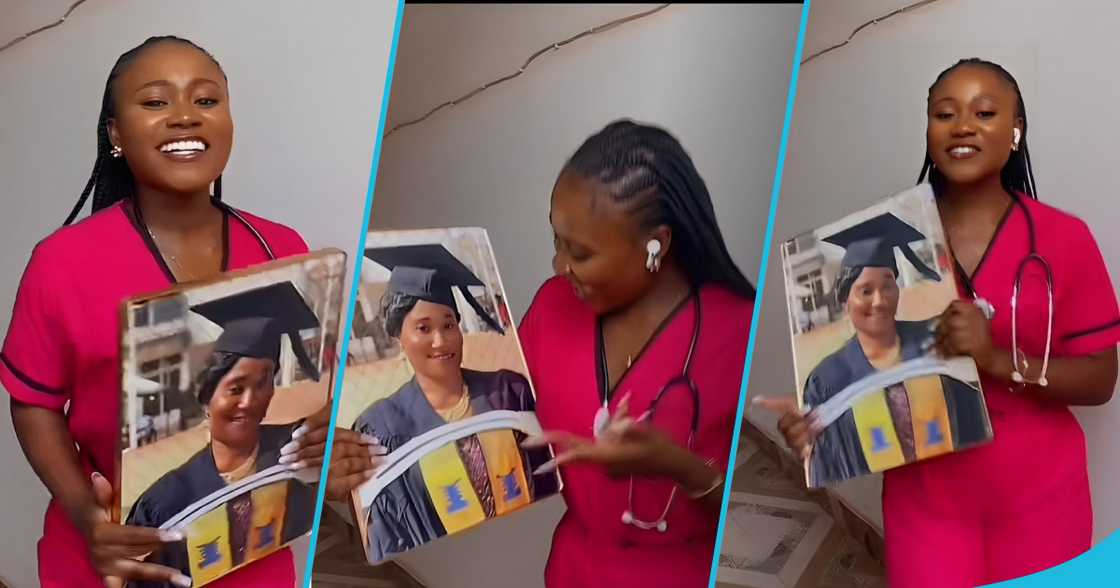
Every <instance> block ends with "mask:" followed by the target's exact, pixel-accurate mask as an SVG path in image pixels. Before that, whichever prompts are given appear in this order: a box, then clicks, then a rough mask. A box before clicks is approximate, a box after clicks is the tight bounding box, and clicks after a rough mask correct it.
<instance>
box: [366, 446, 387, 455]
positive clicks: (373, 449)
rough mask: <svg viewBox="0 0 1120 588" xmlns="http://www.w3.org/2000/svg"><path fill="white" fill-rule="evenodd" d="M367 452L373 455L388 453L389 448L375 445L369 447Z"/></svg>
mask: <svg viewBox="0 0 1120 588" xmlns="http://www.w3.org/2000/svg"><path fill="white" fill-rule="evenodd" d="M369 454H370V455H374V456H382V455H389V450H388V449H385V448H384V447H382V446H380V445H378V446H377V447H370V448H369Z"/></svg>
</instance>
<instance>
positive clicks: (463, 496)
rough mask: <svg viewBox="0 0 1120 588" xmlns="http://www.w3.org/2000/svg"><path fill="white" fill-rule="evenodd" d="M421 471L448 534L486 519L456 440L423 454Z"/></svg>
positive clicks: (429, 494)
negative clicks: (460, 455)
mask: <svg viewBox="0 0 1120 588" xmlns="http://www.w3.org/2000/svg"><path fill="white" fill-rule="evenodd" d="M420 473H421V475H422V476H423V478H424V485H425V486H426V487H427V489H428V496H430V497H431V499H432V504H434V505H435V507H436V512H437V513H439V518H440V521H441V522H442V523H443V528H445V529H447V533H448V534H452V533H457V532H459V531H462V530H463V529H467V528H470V527H472V526H474V525H477V524H478V523H481V522H482V521H484V520H486V513H485V512H483V510H482V504H481V503H480V502H479V500H478V495H476V494H475V492H474V487H472V486H471V479H470V476H469V475H468V474H467V468H466V466H464V465H463V460H462V459H460V457H459V448H458V447H457V445H456V443H455V442H454V441H452V442H451V443H447V444H445V445H444V446H442V447H440V448H439V449H436V450H435V451H432V452H431V453H429V454H428V455H425V456H424V457H422V458H420Z"/></svg>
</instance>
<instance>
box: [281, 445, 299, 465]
mask: <svg viewBox="0 0 1120 588" xmlns="http://www.w3.org/2000/svg"><path fill="white" fill-rule="evenodd" d="M297 451H299V441H288V443H287V444H286V445H284V446H283V447H281V448H280V455H288V454H289V453H295V452H297ZM280 463H284V462H280Z"/></svg>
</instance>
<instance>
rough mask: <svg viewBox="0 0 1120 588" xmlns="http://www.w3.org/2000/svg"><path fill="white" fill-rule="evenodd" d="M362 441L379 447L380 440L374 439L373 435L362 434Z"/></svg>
mask: <svg viewBox="0 0 1120 588" xmlns="http://www.w3.org/2000/svg"><path fill="white" fill-rule="evenodd" d="M362 441H365V442H366V443H368V444H370V445H381V440H380V439H378V438H377V437H374V436H373V435H370V434H369V433H362Z"/></svg>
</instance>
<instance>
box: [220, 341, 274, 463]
mask: <svg viewBox="0 0 1120 588" xmlns="http://www.w3.org/2000/svg"><path fill="white" fill-rule="evenodd" d="M274 374H275V365H274V364H273V362H272V360H270V359H256V358H251V357H242V358H241V359H238V360H237V363H235V364H233V367H232V368H230V370H229V372H227V373H226V375H225V376H222V379H221V380H219V381H218V385H217V387H216V388H215V389H214V395H213V396H212V397H211V398H210V402H209V403H208V404H207V405H206V406H207V409H208V410H209V413H210V435H211V437H213V439H214V440H215V441H219V442H221V443H223V444H225V445H228V446H230V447H234V448H238V449H244V450H246V451H248V450H252V448H253V447H255V446H256V444H257V440H258V438H259V436H260V425H261V421H263V420H264V416H265V414H266V413H267V412H268V405H269V404H270V403H271V402H272V394H273V392H274V384H273V375H274Z"/></svg>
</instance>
